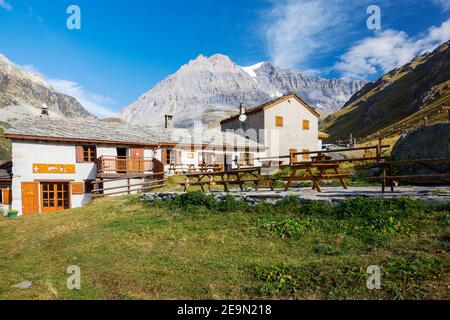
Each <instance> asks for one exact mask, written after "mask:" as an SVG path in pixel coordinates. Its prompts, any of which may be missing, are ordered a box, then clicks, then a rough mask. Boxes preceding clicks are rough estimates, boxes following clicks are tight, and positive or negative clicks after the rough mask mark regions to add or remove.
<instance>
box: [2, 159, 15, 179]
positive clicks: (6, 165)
mask: <svg viewBox="0 0 450 320" xmlns="http://www.w3.org/2000/svg"><path fill="white" fill-rule="evenodd" d="M11 178H12V162H11V161H0V179H11Z"/></svg>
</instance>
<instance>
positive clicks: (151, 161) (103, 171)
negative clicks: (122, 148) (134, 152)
mask: <svg viewBox="0 0 450 320" xmlns="http://www.w3.org/2000/svg"><path fill="white" fill-rule="evenodd" d="M97 172H98V175H100V176H103V175H139V174H146V173H158V172H164V165H163V164H162V163H161V162H160V161H159V160H158V159H156V158H143V159H132V158H128V157H114V156H101V157H100V158H98V159H97Z"/></svg>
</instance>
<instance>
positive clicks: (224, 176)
mask: <svg viewBox="0 0 450 320" xmlns="http://www.w3.org/2000/svg"><path fill="white" fill-rule="evenodd" d="M260 172H261V168H259V167H252V168H245V169H241V170H232V171H220V172H203V173H195V174H187V175H186V181H184V182H182V183H180V185H181V186H184V190H185V191H188V188H189V186H196V185H197V186H200V188H201V189H202V191H203V192H204V191H205V188H204V186H205V185H206V186H208V190H210V191H211V187H212V186H214V185H221V186H223V188H224V190H225V191H229V189H228V186H229V185H239V188H240V190H241V191H244V185H245V184H249V183H251V184H253V185H254V187H255V190H256V191H257V190H258V189H259V186H260V185H261V184H263V183H268V184H269V187H270V189H271V190H274V182H275V181H276V179H274V178H271V177H269V176H265V175H264V176H261V174H260ZM216 178H220V179H219V180H216Z"/></svg>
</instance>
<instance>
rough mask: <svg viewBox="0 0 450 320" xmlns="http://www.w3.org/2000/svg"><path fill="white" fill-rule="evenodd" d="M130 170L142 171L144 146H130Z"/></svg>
mask: <svg viewBox="0 0 450 320" xmlns="http://www.w3.org/2000/svg"><path fill="white" fill-rule="evenodd" d="M130 159H131V166H130V167H131V171H133V172H143V171H144V148H131V149H130Z"/></svg>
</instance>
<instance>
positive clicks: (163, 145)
mask: <svg viewBox="0 0 450 320" xmlns="http://www.w3.org/2000/svg"><path fill="white" fill-rule="evenodd" d="M5 136H6V137H7V138H9V139H10V140H11V142H12V170H11V175H10V176H9V182H8V183H9V186H10V190H11V195H12V204H11V207H12V209H14V210H18V211H19V214H20V215H22V214H24V215H28V214H35V213H43V212H49V211H57V210H62V209H68V208H76V207H80V206H83V205H84V204H86V203H87V202H88V201H90V200H91V198H92V193H91V190H92V182H93V181H96V182H97V185H96V188H98V189H103V190H104V189H108V190H104V191H101V192H103V194H105V195H113V194H118V193H122V194H123V193H126V192H129V193H134V192H136V191H138V190H139V188H140V187H142V184H143V183H146V182H147V181H148V179H149V176H150V174H152V173H161V172H164V171H167V170H168V169H169V166H170V165H171V164H173V163H174V162H176V163H180V164H192V165H194V167H196V168H197V167H198V166H199V165H200V164H201V163H203V162H206V163H213V162H214V163H219V162H220V161H221V162H222V163H223V165H224V169H225V165H228V166H232V167H236V165H237V164H238V163H242V161H241V160H240V158H245V159H255V158H256V157H260V156H265V155H266V148H265V147H264V146H262V145H260V144H258V143H256V142H254V141H251V140H248V139H246V138H245V137H242V136H240V135H236V134H233V133H221V132H220V131H218V130H212V131H203V130H202V131H201V132H195V131H191V130H186V129H167V128H149V127H145V126H135V125H129V124H124V123H116V122H105V121H96V120H83V121H79V120H70V121H69V120H62V119H52V118H47V117H36V118H30V119H26V120H22V121H19V122H16V123H15V124H14V126H13V127H11V128H10V129H8V130H7V131H6V133H5ZM236 159H237V160H238V161H237V162H236V161H234V160H236ZM227 161H228V163H227ZM244 164H245V163H244ZM253 164H255V163H251V165H253ZM249 165H250V163H249ZM118 179H122V180H118ZM147 183H148V182H147ZM130 186H131V187H130ZM134 186H135V187H134Z"/></svg>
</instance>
